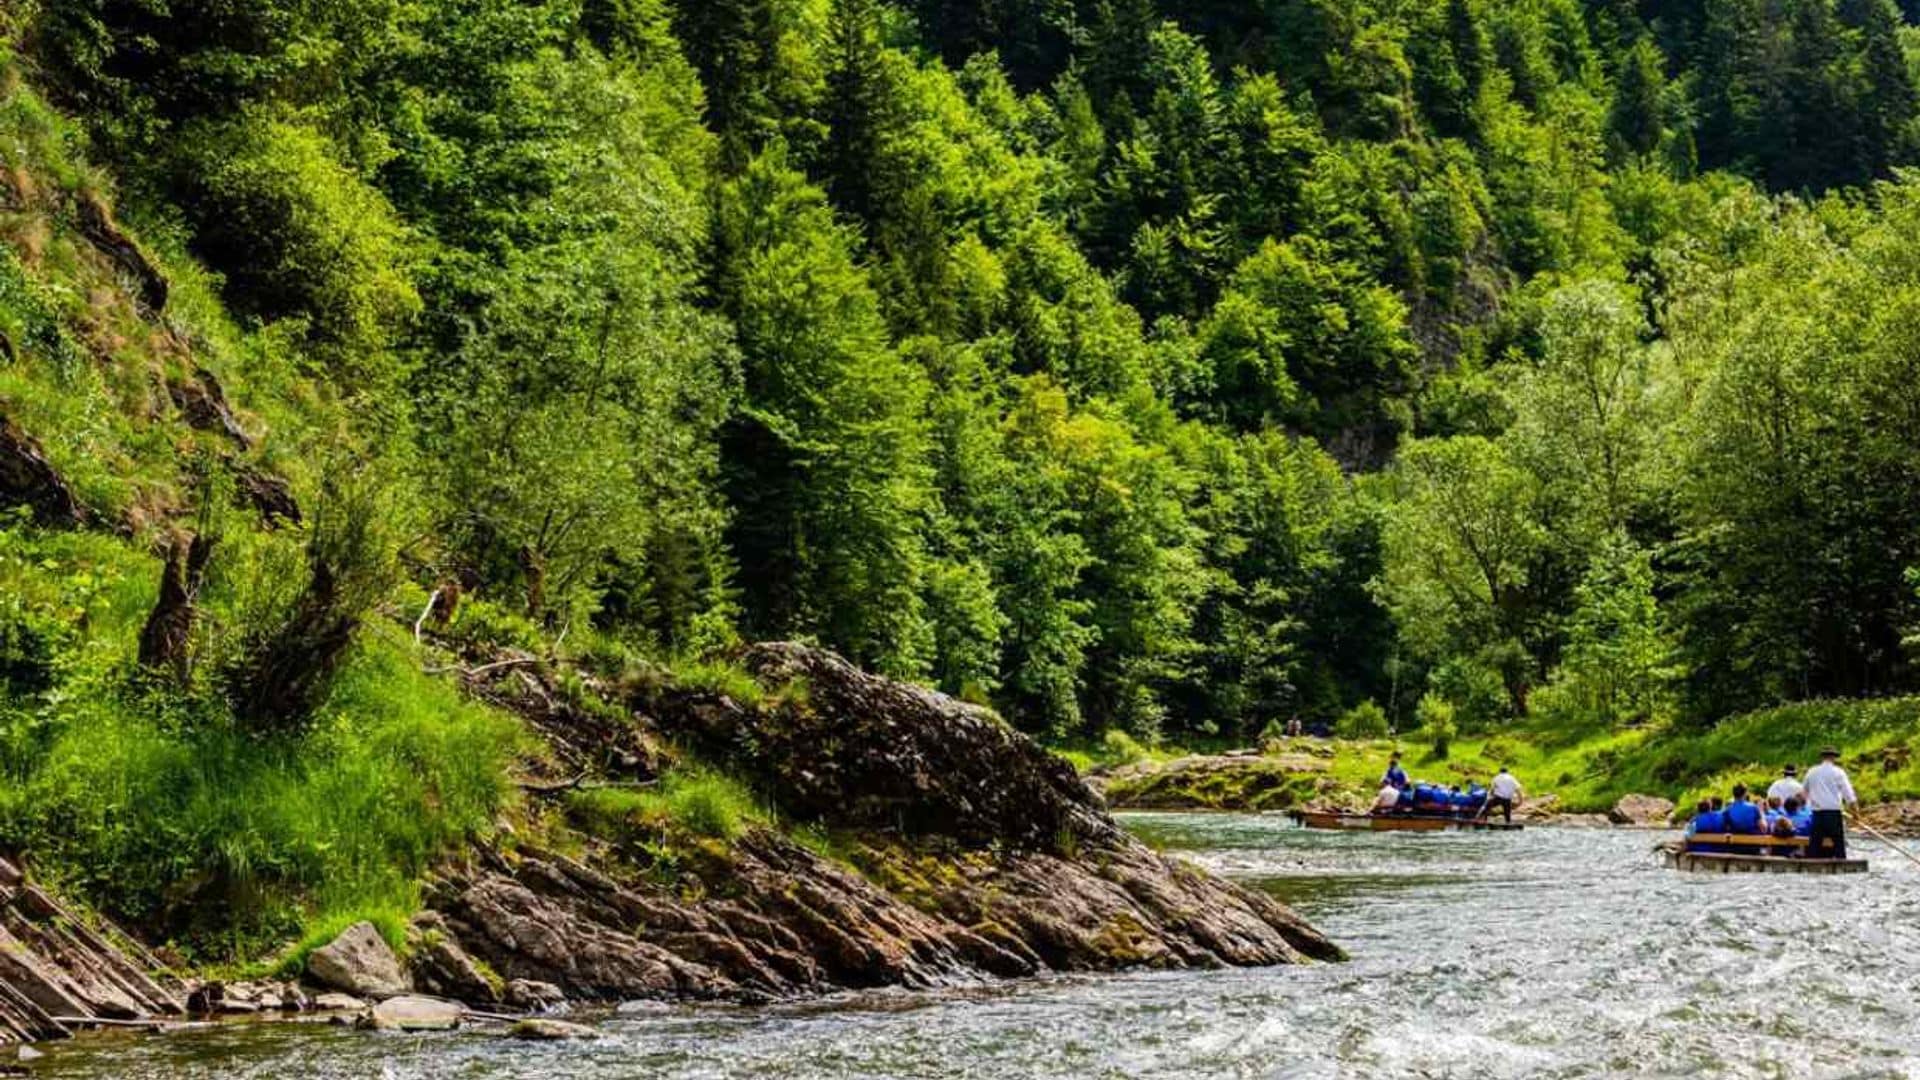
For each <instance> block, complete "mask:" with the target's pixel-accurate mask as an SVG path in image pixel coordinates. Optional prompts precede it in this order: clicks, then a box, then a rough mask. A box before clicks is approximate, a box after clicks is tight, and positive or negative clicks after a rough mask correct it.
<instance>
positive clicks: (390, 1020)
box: [365, 994, 466, 1031]
mask: <svg viewBox="0 0 1920 1080" xmlns="http://www.w3.org/2000/svg"><path fill="white" fill-rule="evenodd" d="M465 1013H466V1010H465V1009H462V1008H461V1007H460V1006H459V1005H458V1004H457V1003H455V1002H451V1001H442V1000H440V999H439V998H430V997H422V996H420V995H418V994H402V995H400V996H399V997H390V998H388V999H387V1000H385V1001H382V1002H381V1003H379V1004H378V1005H375V1006H374V1007H373V1008H372V1009H371V1010H369V1011H368V1013H367V1017H366V1021H365V1023H366V1026H367V1027H371V1028H373V1029H374V1030H376V1031H451V1030H453V1029H454V1028H457V1027H459V1026H460V1018H461V1017H462V1016H463V1015H465Z"/></svg>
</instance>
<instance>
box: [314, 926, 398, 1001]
mask: <svg viewBox="0 0 1920 1080" xmlns="http://www.w3.org/2000/svg"><path fill="white" fill-rule="evenodd" d="M307 974H308V975H309V976H311V977H313V978H314V979H315V980H317V981H319V982H320V983H321V984H323V985H325V986H330V987H332V988H334V989H335V990H342V991H345V992H346V993H349V994H353V995H356V996H358V997H366V998H389V997H394V996H395V995H398V994H404V993H406V992H407V991H408V990H409V989H411V987H410V986H409V985H408V984H407V976H406V974H405V973H404V972H402V971H401V970H400V959H399V957H396V956H395V955H393V949H392V948H390V947H389V946H388V945H387V942H386V939H385V938H383V937H381V936H380V931H378V930H376V929H374V927H373V924H372V923H369V922H357V923H354V924H353V925H352V926H349V927H347V928H346V929H345V930H344V931H342V932H341V934H340V936H339V937H337V938H334V939H333V940H332V941H331V942H329V943H328V944H326V945H324V946H322V947H321V948H318V949H315V950H314V951H313V955H311V956H309V957H307Z"/></svg>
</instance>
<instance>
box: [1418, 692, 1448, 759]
mask: <svg viewBox="0 0 1920 1080" xmlns="http://www.w3.org/2000/svg"><path fill="white" fill-rule="evenodd" d="M1414 718H1415V719H1416V720H1417V721H1418V722H1419V725H1420V733H1421V734H1422V735H1424V736H1426V737H1427V738H1428V739H1429V740H1431V743H1432V748H1433V760H1435V761H1445V760H1447V757H1448V755H1449V754H1451V753H1452V752H1453V740H1454V738H1455V736H1457V735H1458V734H1459V727H1458V726H1457V725H1456V724H1455V723H1454V712H1453V703H1452V702H1450V701H1448V700H1447V699H1446V698H1443V697H1441V696H1439V695H1438V694H1427V695H1425V696H1424V697H1422V698H1421V699H1420V704H1419V705H1418V706H1417V707H1416V708H1415V709H1414Z"/></svg>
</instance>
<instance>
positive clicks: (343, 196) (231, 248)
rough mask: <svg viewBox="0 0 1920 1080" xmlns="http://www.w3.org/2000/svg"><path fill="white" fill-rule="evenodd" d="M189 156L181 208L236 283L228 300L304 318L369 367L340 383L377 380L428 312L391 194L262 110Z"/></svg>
mask: <svg viewBox="0 0 1920 1080" xmlns="http://www.w3.org/2000/svg"><path fill="white" fill-rule="evenodd" d="M183 152H184V158H185V160H184V161H183V162H182V168H181V172H182V173H183V174H184V175H185V176H187V177H190V178H191V179H190V180H189V181H188V182H186V183H185V184H184V187H185V190H183V191H182V192H181V194H182V195H183V196H185V197H184V198H183V199H182V205H183V206H186V207H188V208H190V209H191V211H192V213H193V215H194V219H195V220H194V225H195V237H196V240H195V246H196V247H197V248H198V249H199V252H200V254H202V255H203V256H205V257H206V258H207V259H208V260H209V261H210V262H212V263H213V264H214V265H215V266H216V267H217V268H219V269H220V270H221V271H223V272H224V273H225V274H226V275H227V290H226V292H227V299H228V301H229V302H230V303H232V304H233V305H234V307H235V308H236V309H237V310H239V311H241V312H243V313H245V314H248V315H252V316H255V317H258V318H260V319H262V320H266V321H273V320H278V319H288V318H292V319H300V320H304V321H305V322H306V324H307V326H308V328H309V337H310V339H311V340H312V341H313V342H314V343H315V344H316V345H321V346H330V347H332V348H334V349H335V350H336V352H337V353H338V354H339V355H340V356H342V357H343V358H349V359H359V360H362V361H364V362H363V363H360V364H358V365H357V366H356V367H354V368H353V369H351V370H350V371H348V372H342V374H349V375H374V376H378V375H379V374H380V373H379V372H378V371H377V370H376V369H377V368H378V367H379V366H381V365H378V364H377V363H376V360H378V359H379V358H378V357H377V355H376V354H377V353H378V352H379V350H380V349H381V348H382V347H383V346H385V345H386V344H387V343H388V342H389V341H390V340H391V338H392V337H393V334H394V332H395V331H396V330H397V329H398V327H399V325H401V324H403V323H404V322H405V321H406V320H407V319H409V318H411V316H412V315H413V313H414V312H415V311H416V310H418V308H419V306H420V298H419V295H418V294H417V293H416V292H415V291H414V288H413V285H412V282H411V281H410V279H409V272H408V261H409V257H410V256H409V252H408V238H407V235H406V231H405V229H404V227H403V226H402V225H401V224H400V222H399V220H398V218H397V217H396V216H395V214H394V212H393V208H392V207H391V206H389V205H388V204H387V201H386V199H385V197H383V196H382V195H381V194H380V193H379V192H378V191H376V190H374V189H373V188H372V187H371V186H369V185H368V184H367V183H365V182H364V181H362V180H361V179H360V178H359V177H358V176H356V175H355V174H354V173H353V171H352V170H351V169H349V168H347V166H346V165H344V164H342V163H341V161H340V157H339V155H338V154H337V152H336V151H335V149H334V147H333V144H332V143H331V142H330V141H329V140H328V139H327V137H326V136H325V135H322V134H321V133H319V132H317V131H315V130H313V129H311V128H307V127H303V126H300V125H298V124H292V123H288V122H285V121H284V120H280V119H277V118H273V117H270V116H266V115H263V114H261V113H259V112H248V113H246V114H243V115H242V116H240V117H239V118H237V119H233V120H228V121H223V122H220V123H218V124H212V125H204V126H200V127H197V128H194V129H192V130H190V131H188V132H187V134H186V135H185V136H184V139H183ZM385 366H387V367H391V366H392V365H391V364H390V363H389V364H387V365H385Z"/></svg>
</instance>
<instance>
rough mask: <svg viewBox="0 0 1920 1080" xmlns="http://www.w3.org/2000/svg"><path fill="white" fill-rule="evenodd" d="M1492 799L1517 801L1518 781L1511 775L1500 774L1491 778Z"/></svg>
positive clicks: (1518, 793) (1518, 794)
mask: <svg viewBox="0 0 1920 1080" xmlns="http://www.w3.org/2000/svg"><path fill="white" fill-rule="evenodd" d="M1493 797H1494V798H1496V799H1517V798H1519V797H1520V781H1518V780H1515V779H1514V778H1513V774H1512V773H1505V772H1503V773H1501V774H1500V775H1498V776H1496V777H1494V778H1493Z"/></svg>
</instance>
